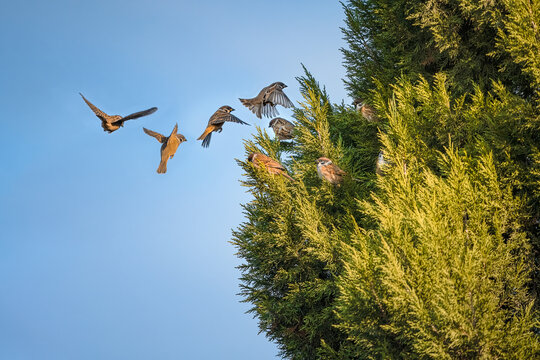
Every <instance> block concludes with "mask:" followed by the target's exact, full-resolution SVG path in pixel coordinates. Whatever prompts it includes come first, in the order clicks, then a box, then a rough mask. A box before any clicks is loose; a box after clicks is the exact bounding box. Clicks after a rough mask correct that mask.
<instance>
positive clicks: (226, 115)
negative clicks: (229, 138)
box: [197, 105, 249, 147]
mask: <svg viewBox="0 0 540 360" xmlns="http://www.w3.org/2000/svg"><path fill="white" fill-rule="evenodd" d="M231 111H234V109H233V108H232V107H230V106H228V105H224V106H222V107H220V108H219V109H218V110H217V111H216V112H215V113H214V114H213V115H212V116H211V117H210V120H208V125H207V126H206V129H204V132H203V133H202V135H201V136H199V138H198V139H197V140H202V141H203V142H202V146H203V147H208V146H209V145H210V140H211V138H212V133H213V132H214V131H217V132H221V131H222V130H223V129H222V126H223V124H224V123H225V122H226V121H231V122H236V123H240V124H244V125H249V124H248V123H246V122H243V121H242V120H240V119H239V118H237V117H236V116H234V115H233V114H231Z"/></svg>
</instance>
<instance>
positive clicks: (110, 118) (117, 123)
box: [79, 93, 157, 134]
mask: <svg viewBox="0 0 540 360" xmlns="http://www.w3.org/2000/svg"><path fill="white" fill-rule="evenodd" d="M79 95H81V96H82V98H83V100H84V102H85V103H86V105H88V106H89V107H90V109H92V111H93V112H94V114H96V116H97V117H98V118H99V119H100V120H101V127H102V128H103V130H104V131H107V132H109V134H110V133H112V132H113V131H116V130H118V129H120V127H122V126H124V122H125V121H128V120H133V119H137V118H140V117H143V116H147V115H150V114H153V113H155V112H156V111H157V107H153V108H150V109H147V110H143V111H139V112H136V113H133V114H130V115H128V116H121V115H107V114H106V113H104V112H103V111H101V110H100V109H98V108H97V107H96V106H95V105H94V104H92V103H91V102H90V101H88V100H87V99H86V98H85V97H84V95H83V94H81V93H79Z"/></svg>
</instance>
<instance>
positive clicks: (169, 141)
mask: <svg viewBox="0 0 540 360" xmlns="http://www.w3.org/2000/svg"><path fill="white" fill-rule="evenodd" d="M143 130H144V132H145V133H146V134H148V135H150V136H153V137H155V138H156V139H157V141H159V142H160V143H161V144H162V145H161V162H160V163H159V167H158V169H157V172H158V174H165V173H166V172H167V161H169V159H172V158H173V156H174V154H175V153H176V150H177V149H178V146H179V145H180V144H181V143H183V142H184V141H187V140H186V138H185V137H184V135H182V134H177V131H178V124H176V125H175V126H174V129H173V131H172V132H171V135H169V136H168V137H167V136H164V135H161V134H160V133H158V132H155V131H152V130H148V129H146V128H143Z"/></svg>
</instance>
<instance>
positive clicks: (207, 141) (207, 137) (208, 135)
mask: <svg viewBox="0 0 540 360" xmlns="http://www.w3.org/2000/svg"><path fill="white" fill-rule="evenodd" d="M211 139H212V130H210V129H206V130H205V131H204V132H203V134H202V135H201V136H199V138H198V139H197V140H202V141H203V142H202V146H203V147H205V148H207V147H208V146H210V140H211Z"/></svg>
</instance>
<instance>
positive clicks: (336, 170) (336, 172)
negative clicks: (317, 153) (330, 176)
mask: <svg viewBox="0 0 540 360" xmlns="http://www.w3.org/2000/svg"><path fill="white" fill-rule="evenodd" d="M329 166H331V167H332V170H333V172H334V174H337V175H342V176H343V175H345V174H347V173H346V172H345V171H343V170H341V169H340V168H339V167H338V166H337V165H336V164H330V165H329Z"/></svg>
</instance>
